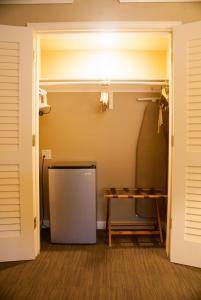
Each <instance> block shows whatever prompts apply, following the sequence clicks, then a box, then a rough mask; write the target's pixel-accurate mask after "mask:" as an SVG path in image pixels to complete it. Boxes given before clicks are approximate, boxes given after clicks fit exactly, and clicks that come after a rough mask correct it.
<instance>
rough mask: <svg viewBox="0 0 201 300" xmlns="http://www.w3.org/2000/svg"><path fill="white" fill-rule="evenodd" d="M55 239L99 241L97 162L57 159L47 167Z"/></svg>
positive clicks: (72, 241)
mask: <svg viewBox="0 0 201 300" xmlns="http://www.w3.org/2000/svg"><path fill="white" fill-rule="evenodd" d="M48 181H49V206H50V234H51V242H52V243H64V244H94V243H96V165H95V164H94V163H83V162H82V163H55V164H53V165H50V166H49V167H48Z"/></svg>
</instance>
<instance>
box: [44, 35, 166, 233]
mask: <svg viewBox="0 0 201 300" xmlns="http://www.w3.org/2000/svg"><path fill="white" fill-rule="evenodd" d="M170 76H171V64H170V36H169V33H166V32H68V33H64V32H55V33H46V34H41V35H40V89H39V94H40V97H39V98H40V113H39V114H40V118H39V120H40V123H39V132H40V134H39V136H40V161H41V170H42V171H41V172H42V173H41V176H40V184H41V224H42V225H43V226H49V202H48V175H47V172H48V171H47V169H48V166H49V165H50V164H52V162H54V161H68V162H73V161H76V162H77V161H79V162H80V161H93V162H95V163H96V170H97V173H96V176H97V177H96V182H97V184H96V191H97V204H96V205H97V209H96V210H97V227H98V228H100V229H103V228H104V227H105V220H106V200H105V198H104V196H103V190H104V188H111V187H115V188H136V189H139V190H141V191H142V190H143V189H150V190H151V191H152V192H153V191H156V190H159V191H160V193H162V194H163V195H167V194H168V152H169V110H170V109H169V106H170V97H169V83H170V79H171V78H170ZM42 151H43V152H42ZM44 151H46V152H44ZM42 153H46V154H47V155H46V156H45V159H44V158H43V155H42ZM167 205H168V197H166V198H163V199H161V200H160V203H159V206H160V212H161V218H162V228H163V233H164V235H165V232H166V223H167ZM155 215H156V210H155V206H154V200H153V199H146V197H145V198H144V199H138V198H135V199H132V198H131V199H127V201H122V200H121V199H118V198H117V199H115V201H113V202H112V216H111V218H112V220H114V221H121V222H132V221H136V220H140V221H142V226H141V227H138V228H137V230H138V229H139V228H141V229H143V228H145V226H146V225H144V223H146V222H149V221H150V220H151V219H152V218H154V217H155ZM120 227H121V226H120ZM120 227H117V228H120ZM126 228H128V229H129V230H136V228H135V226H131V225H128V226H127V227H126Z"/></svg>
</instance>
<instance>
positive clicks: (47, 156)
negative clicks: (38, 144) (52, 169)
mask: <svg viewBox="0 0 201 300" xmlns="http://www.w3.org/2000/svg"><path fill="white" fill-rule="evenodd" d="M42 157H44V159H52V150H50V149H46V150H42Z"/></svg>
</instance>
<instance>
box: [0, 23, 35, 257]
mask: <svg viewBox="0 0 201 300" xmlns="http://www.w3.org/2000/svg"><path fill="white" fill-rule="evenodd" d="M32 63H33V41H32V32H31V30H30V29H28V28H25V27H24V28H23V27H21V28H20V27H11V26H0V261H16V260H27V259H33V258H34V257H35V254H36V253H35V239H34V215H35V214H34V203H33V201H34V199H33V180H34V179H33V178H34V177H33V176H34V174H33V160H32V118H33V116H32V110H33V108H32V81H33V76H32Z"/></svg>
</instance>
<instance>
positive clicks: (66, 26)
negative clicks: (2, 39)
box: [27, 21, 182, 33]
mask: <svg viewBox="0 0 201 300" xmlns="http://www.w3.org/2000/svg"><path fill="white" fill-rule="evenodd" d="M181 24H182V22H175V21H168V22H147V21H139V22H124V21H122V22H55V23H54V22H53V23H52V22H51V23H27V26H28V27H31V28H32V29H33V30H35V31H37V33H50V32H55V31H79V32H80V31H103V30H104V31H116V30H118V31H155V32H157V31H158V32H160V31H163V32H164V31H165V32H172V30H173V28H174V27H176V26H178V25H181Z"/></svg>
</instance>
